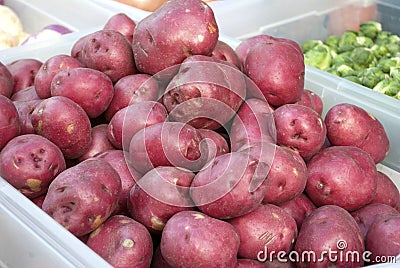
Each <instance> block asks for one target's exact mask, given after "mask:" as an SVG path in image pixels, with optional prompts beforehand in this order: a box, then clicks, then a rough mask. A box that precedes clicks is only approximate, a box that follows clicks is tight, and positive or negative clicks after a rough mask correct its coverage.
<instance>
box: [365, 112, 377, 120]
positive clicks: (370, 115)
mask: <svg viewBox="0 0 400 268" xmlns="http://www.w3.org/2000/svg"><path fill="white" fill-rule="evenodd" d="M367 114H368V116H369V117H371V118H372V120H376V118H375V116H373V115H372V114H370V113H367Z"/></svg>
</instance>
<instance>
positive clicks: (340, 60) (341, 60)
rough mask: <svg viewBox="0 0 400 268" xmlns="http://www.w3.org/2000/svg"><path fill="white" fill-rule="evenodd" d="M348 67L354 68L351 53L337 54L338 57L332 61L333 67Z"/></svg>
mask: <svg viewBox="0 0 400 268" xmlns="http://www.w3.org/2000/svg"><path fill="white" fill-rule="evenodd" d="M342 64H344V65H347V66H350V67H353V60H352V59H351V51H348V52H344V53H340V54H337V55H336V57H334V58H333V59H332V65H334V66H339V65H342Z"/></svg>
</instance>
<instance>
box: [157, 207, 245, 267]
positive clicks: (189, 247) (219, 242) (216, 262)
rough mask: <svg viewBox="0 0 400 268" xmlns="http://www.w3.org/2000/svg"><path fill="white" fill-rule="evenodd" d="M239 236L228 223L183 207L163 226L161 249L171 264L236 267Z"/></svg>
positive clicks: (177, 265) (179, 265) (178, 265)
mask: <svg viewBox="0 0 400 268" xmlns="http://www.w3.org/2000/svg"><path fill="white" fill-rule="evenodd" d="M239 243H240V240H239V236H238V234H237V232H236V231H235V229H234V228H233V227H232V225H231V224H229V223H227V222H225V221H221V220H218V219H215V218H212V217H210V216H207V215H206V214H204V213H201V212H198V211H182V212H178V213H177V214H175V215H174V216H172V217H171V218H170V219H169V220H168V222H167V224H166V225H165V227H164V230H163V233H162V236H161V242H160V250H161V254H162V256H163V257H164V259H165V260H166V261H167V262H168V263H169V264H170V265H171V266H173V267H182V268H183V267H199V268H202V267H204V268H206V267H207V268H211V267H227V268H228V267H235V265H236V261H237V257H236V255H237V252H238V249H239Z"/></svg>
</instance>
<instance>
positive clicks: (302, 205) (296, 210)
mask: <svg viewBox="0 0 400 268" xmlns="http://www.w3.org/2000/svg"><path fill="white" fill-rule="evenodd" d="M278 206H279V207H280V208H283V210H285V211H286V212H287V213H289V215H290V216H292V217H293V219H294V220H295V221H296V223H297V230H300V228H301V225H302V224H303V221H304V219H305V218H307V217H308V215H310V214H311V212H313V211H314V209H316V208H317V206H316V205H315V204H314V203H313V202H312V201H311V200H310V198H308V197H307V196H306V195H305V194H304V193H302V194H300V195H299V196H297V197H295V198H293V199H292V200H289V201H287V202H284V203H281V204H279V205H278Z"/></svg>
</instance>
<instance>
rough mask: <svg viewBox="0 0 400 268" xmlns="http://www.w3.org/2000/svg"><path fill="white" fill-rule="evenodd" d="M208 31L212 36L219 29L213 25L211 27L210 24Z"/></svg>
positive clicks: (209, 24)
mask: <svg viewBox="0 0 400 268" xmlns="http://www.w3.org/2000/svg"><path fill="white" fill-rule="evenodd" d="M207 29H208V32H209V33H210V34H213V33H215V32H216V31H217V29H216V28H215V27H214V26H213V25H211V23H208V26H207Z"/></svg>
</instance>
